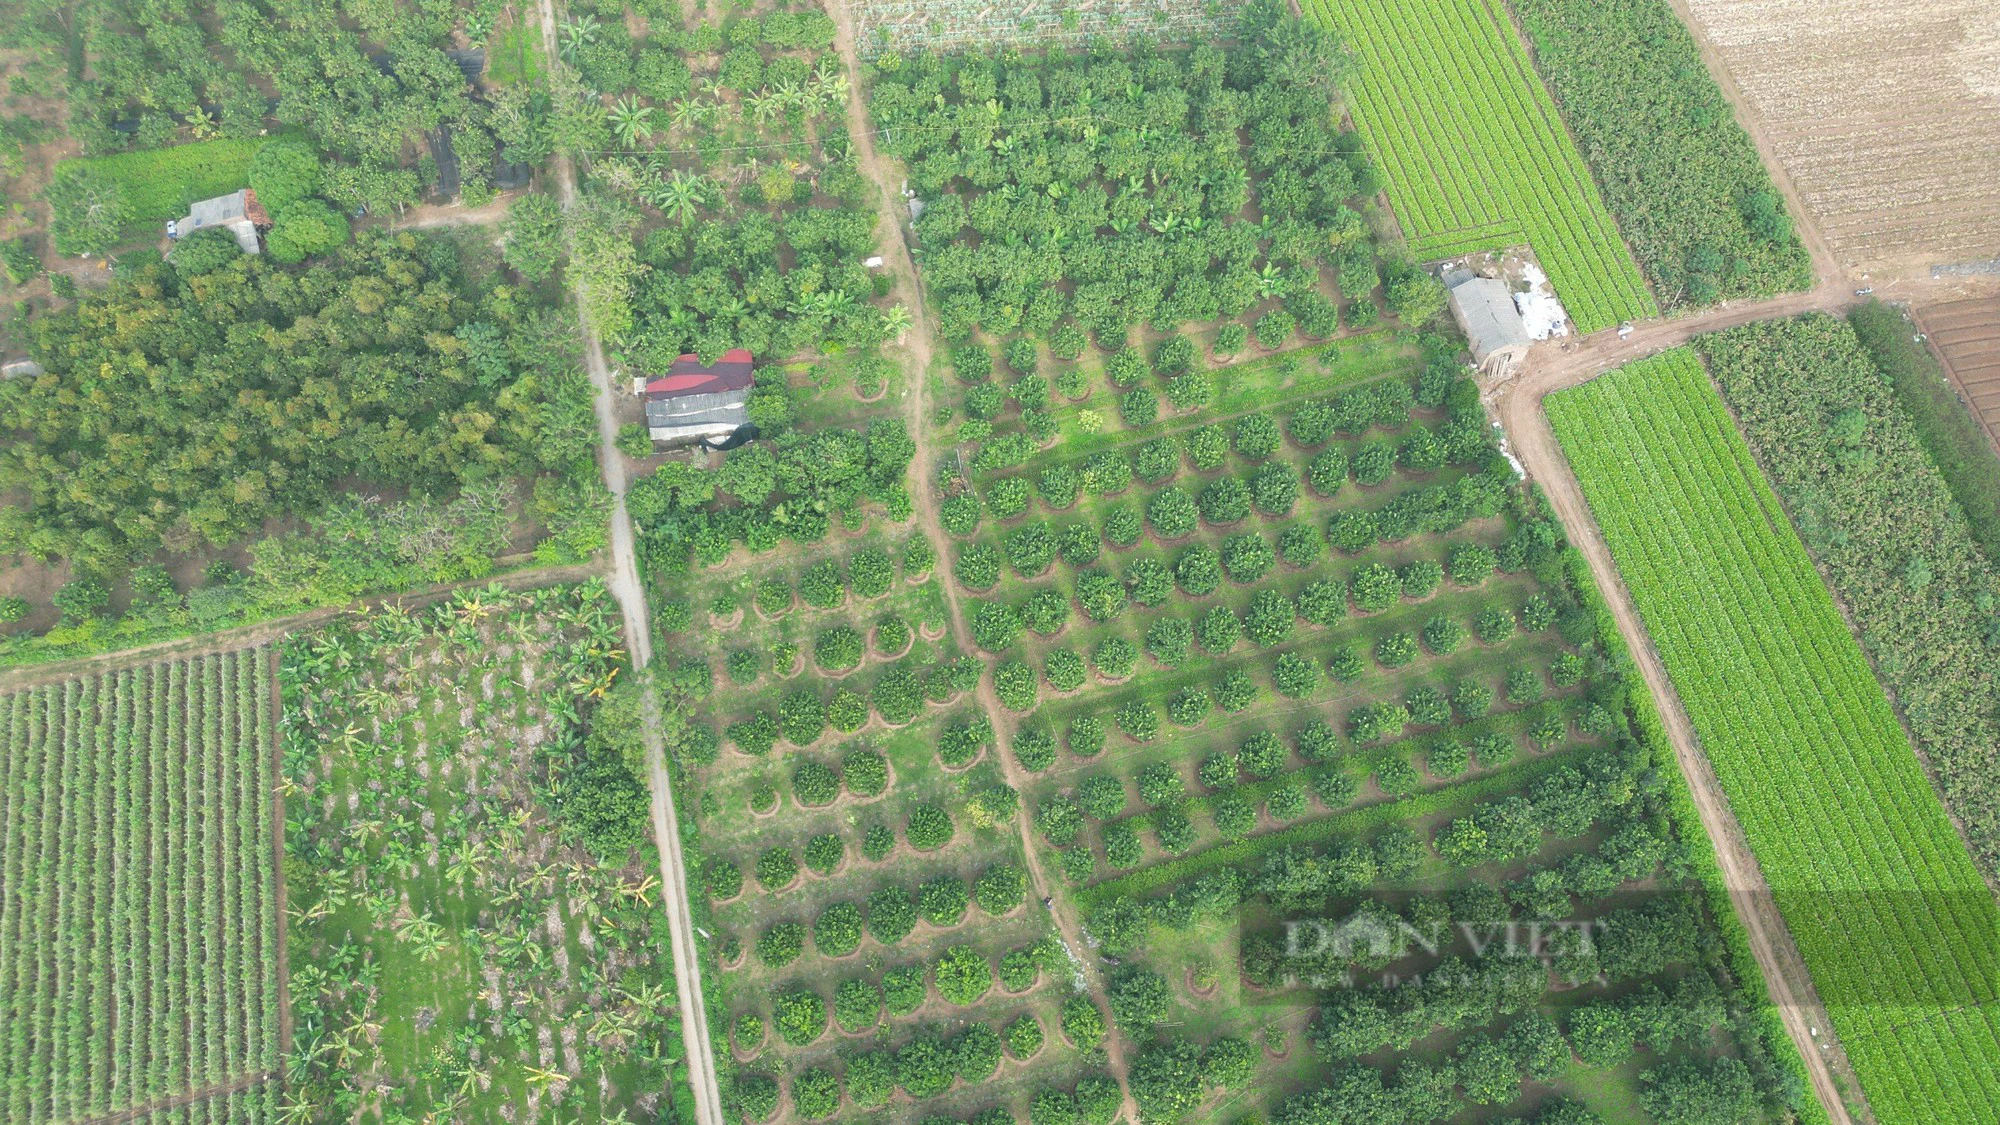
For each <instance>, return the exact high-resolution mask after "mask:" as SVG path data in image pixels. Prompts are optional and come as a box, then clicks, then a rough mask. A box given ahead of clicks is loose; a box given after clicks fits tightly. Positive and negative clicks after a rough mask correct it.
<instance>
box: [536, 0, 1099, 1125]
mask: <svg viewBox="0 0 2000 1125" xmlns="http://www.w3.org/2000/svg"><path fill="white" fill-rule="evenodd" d="M545 2H546V0H545ZM826 9H827V13H828V14H829V15H830V16H832V17H833V27H834V32H833V45H834V49H835V50H836V51H838V52H839V54H840V61H841V64H842V65H843V66H844V67H845V68H846V70H847V73H848V75H849V76H850V79H851V82H852V84H851V85H850V86H849V88H848V92H847V132H848V135H849V136H850V137H852V138H853V139H854V152H855V159H856V162H857V163H858V164H859V165H860V168H861V173H862V175H864V176H866V177H868V180H869V182H870V183H873V184H874V185H875V187H876V189H877V197H878V199H879V206H878V217H877V224H876V225H877V229H878V231H879V235H878V238H877V246H878V247H879V248H880V250H881V253H882V259H883V263H884V265H886V266H887V267H888V269H889V271H890V276H891V278H892V279H893V281H894V284H895V288H894V290H893V292H894V293H895V296H896V301H897V303H898V304H901V305H902V306H903V307H904V308H906V309H908V310H909V312H910V328H909V330H908V331H906V332H905V333H904V334H903V340H902V342H901V348H902V350H903V352H904V355H903V356H902V359H903V361H904V362H903V367H904V370H905V371H906V372H907V374H908V377H909V378H910V380H911V382H910V385H909V387H908V388H907V389H906V390H904V392H903V400H904V403H903V416H904V420H905V422H906V423H907V424H908V426H909V429H910V436H911V437H912V438H913V439H914V440H915V442H916V447H917V454H916V458H915V461H914V464H913V465H912V466H911V473H912V474H913V475H914V477H915V483H914V484H913V486H912V487H911V489H910V491H911V496H912V499H913V500H914V502H915V507H916V513H917V526H918V527H919V528H921V529H922V530H923V533H924V537H925V538H926V539H928V540H929V541H930V545H931V552H932V554H933V556H934V557H935V558H936V559H937V563H936V565H937V567H938V568H939V569H940V570H942V568H943V567H944V566H945V560H947V559H949V558H950V557H951V554H950V550H951V544H950V542H949V541H948V539H947V538H946V536H945V533H944V525H943V524H942V523H940V522H939V520H938V504H937V494H936V488H935V482H936V481H937V447H936V441H935V436H934V435H933V433H932V432H931V428H930V426H929V425H927V419H928V415H929V410H928V406H929V397H930V378H931V360H932V355H933V353H932V349H931V339H932V337H931V316H930V311H929V309H928V308H927V307H926V306H925V304H924V296H923V287H922V286H921V285H920V284H918V282H917V269H916V263H915V262H914V261H913V260H912V259H911V257H910V250H909V245H908V244H907V243H906V242H905V241H904V239H903V215H904V211H903V203H902V200H903V197H902V191H901V188H902V177H901V176H900V175H899V174H898V173H897V171H896V169H895V167H894V166H893V164H892V163H891V162H890V161H889V160H887V159H885V158H883V156H882V154H881V153H880V152H878V151H877V150H876V148H875V135H874V133H873V132H872V131H871V127H870V125H869V121H868V111H867V108H866V106H865V105H864V104H863V102H862V96H863V91H862V88H861V58H860V54H859V52H858V50H857V49H856V46H855V41H854V26H855V25H854V14H853V12H852V11H850V10H849V9H848V6H847V3H846V0H827V4H826ZM940 586H941V587H942V588H943V590H944V599H945V607H946V609H947V611H948V612H949V616H950V617H951V633H952V637H953V638H954V639H955V640H957V642H958V644H959V647H960V648H961V649H963V650H964V651H966V652H976V651H978V649H977V648H976V647H975V646H974V645H973V643H972V630H971V628H970V627H968V626H967V624H966V618H965V610H964V607H963V606H962V605H961V603H960V601H959V596H958V586H957V584H956V583H954V582H952V581H951V580H950V579H948V578H947V579H945V580H943V581H942V582H940ZM978 699H979V706H980V707H981V709H983V710H984V711H985V713H986V717H987V720H988V721H989V722H991V723H992V724H993V729H994V730H995V731H996V732H997V731H1005V730H1006V729H1007V724H1006V714H1005V712H1004V711H1003V710H1002V709H1001V707H1000V700H999V698H998V696H996V695H995V694H994V691H993V685H992V683H991V681H990V680H989V679H984V678H982V679H981V680H980V684H979V690H978ZM993 753H994V755H995V757H996V759H997V761H998V764H999V766H1000V772H1001V776H1002V777H1003V778H1005V779H1006V782H1007V784H1008V785H1010V786H1012V787H1013V789H1014V791H1015V792H1016V793H1019V792H1022V791H1024V790H1025V789H1026V787H1027V783H1028V778H1027V777H1026V775H1024V774H1023V773H1022V772H1021V770H1020V767H1019V766H1018V765H1016V764H1015V762H1014V760H1013V757H1012V756H1011V755H1008V754H1006V753H1004V752H1002V751H1001V750H1000V749H999V748H998V747H997V746H996V747H995V749H994V750H993ZM1015 819H1016V824H1017V825H1018V826H1019V829H1020V833H1021V855H1022V857H1023V859H1024V860H1025V861H1026V862H1027V866H1028V881H1029V884H1030V886H1031V887H1032V889H1033V892H1034V895H1035V897H1036V898H1037V899H1041V900H1044V901H1048V902H1049V903H1050V904H1051V905H1050V908H1049V916H1050V919H1051V920H1052V921H1054V922H1055V924H1056V928H1057V929H1058V930H1059V931H1060V932H1061V933H1062V937H1063V941H1064V942H1065V943H1066V944H1068V946H1069V948H1070V949H1071V951H1073V952H1074V953H1075V954H1076V956H1077V959H1078V964H1079V965H1081V967H1082V974H1083V977H1084V980H1085V982H1086V984H1087V986H1088V988H1089V991H1090V994H1091V998H1092V1000H1093V1002H1094V1003H1096V1004H1097V1006H1098V1008H1099V1009H1100V1010H1101V1011H1102V1012H1103V1013H1104V1015H1105V1019H1106V1021H1107V1024H1108V1022H1109V1020H1110V1012H1111V1009H1110V1004H1109V1002H1108V1000H1107V998H1106V994H1105V988H1104V979H1103V974H1102V973H1101V972H1099V971H1098V966H1097V962H1096V960H1095V959H1094V958H1092V957H1091V956H1090V947H1089V946H1088V945H1087V944H1085V942H1084V940H1083V925H1082V919H1081V918H1079V917H1078V916H1077V913H1076V910H1075V908H1074V907H1073V906H1071V904H1070V903H1069V901H1068V899H1067V897H1066V896H1060V895H1054V894H1053V893H1052V891H1051V889H1050V888H1051V881H1050V879H1049V877H1048V874H1047V872H1045V871H1043V869H1042V862H1041V858H1040V856H1039V854H1038V853H1037V851H1036V848H1035V840H1034V834H1033V828H1032V827H1031V822H1030V817H1029V813H1028V810H1027V809H1025V808H1023V809H1022V810H1021V815H1020V816H1019V817H1017V818H1015ZM1104 1047H1105V1055H1106V1063H1107V1069H1108V1070H1109V1071H1110V1073H1111V1076H1112V1077H1113V1078H1115V1079H1116V1080H1117V1081H1118V1089H1119V1090H1120V1091H1121V1092H1122V1093H1123V1094H1124V1095H1125V1104H1124V1107H1123V1111H1122V1112H1123V1115H1124V1117H1125V1119H1126V1120H1128V1121H1137V1120H1138V1119H1139V1107H1138V1103H1137V1102H1135V1101H1134V1100H1133V1098H1132V1091H1131V1087H1130V1085H1129V1084H1128V1083H1127V1081H1126V1073H1127V1066H1126V1060H1125V1045H1124V1043H1123V1042H1122V1041H1121V1037H1120V1036H1117V1035H1111V1036H1107V1037H1106V1038H1105V1041H1104Z"/></svg>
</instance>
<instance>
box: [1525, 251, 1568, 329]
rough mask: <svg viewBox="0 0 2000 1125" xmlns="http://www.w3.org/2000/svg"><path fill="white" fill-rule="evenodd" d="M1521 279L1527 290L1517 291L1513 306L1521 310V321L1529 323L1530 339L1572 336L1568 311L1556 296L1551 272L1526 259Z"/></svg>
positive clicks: (1527, 324)
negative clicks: (1549, 273)
mask: <svg viewBox="0 0 2000 1125" xmlns="http://www.w3.org/2000/svg"><path fill="white" fill-rule="evenodd" d="M1521 279H1522V280H1523V281H1526V282H1527V283H1528V291H1527V292H1525V293H1516V294H1514V307H1515V308H1517V309H1519V310H1520V311H1521V323H1522V324H1524V325H1526V326H1527V329H1528V338H1529V339H1530V340H1537V341H1540V340H1546V339H1548V338H1549V337H1551V336H1567V335H1569V311H1568V310H1567V309H1565V308H1563V306H1562V301H1560V300H1558V299H1557V298H1556V291H1555V287H1554V286H1552V285H1550V284H1549V275H1547V274H1545V273H1543V272H1542V270H1541V267H1540V266H1537V265H1536V264H1535V263H1533V262H1523V263H1521Z"/></svg>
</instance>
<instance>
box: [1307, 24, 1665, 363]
mask: <svg viewBox="0 0 2000 1125" xmlns="http://www.w3.org/2000/svg"><path fill="white" fill-rule="evenodd" d="M1305 9H1306V15H1307V17H1308V18H1310V19H1313V20H1316V21H1318V22H1320V23H1322V24H1325V25H1327V26H1330V27H1333V28H1335V29H1337V30H1338V31H1339V32H1340V33H1341V35H1342V37H1343V38H1344V39H1345V40H1346V41H1347V43H1348V45H1349V47H1350V48H1351V49H1352V50H1353V51H1354V53H1355V55H1356V57H1357V59H1358V60H1359V62H1360V68H1359V73H1358V74H1357V75H1356V76H1355V78H1354V80H1353V81H1352V82H1351V83H1350V90H1351V96H1352V103H1353V104H1352V105H1351V107H1350V108H1351V110H1352V112H1353V116H1354V122H1355V126H1356V128H1357V129H1358V130H1359V131H1360V133H1361V135H1362V137H1363V139H1364V140H1366V142H1367V144H1368V146H1369V149H1370V151H1371V152H1372V153H1373V154H1374V155H1375V157H1376V159H1377V161H1378V162H1379V163H1380V164H1381V166H1382V168H1383V171H1384V174H1385V176H1386V178H1387V180H1388V183H1389V199H1390V202H1391V203H1393V204H1394V205H1395V208H1396V215H1397V218H1398V220H1399V221H1400V222H1401V224H1402V227H1403V233H1404V235H1405V236H1406V237H1407V238H1408V239H1409V240H1410V243H1411V245H1412V248H1413V250H1414V251H1416V252H1418V253H1420V254H1423V255H1424V256H1426V257H1440V256H1447V255H1449V254H1455V253H1466V252H1469V251H1473V250H1485V249H1494V248H1498V247H1501V246H1506V245H1510V244H1512V243H1514V242H1516V241H1518V240H1519V239H1521V238H1525V239H1526V241H1527V242H1528V243H1529V244H1530V245H1531V246H1532V247H1533V248H1534V251H1535V254H1536V256H1537V257H1538V258H1539V259H1540V261H1541V263H1542V266H1543V267H1544V268H1545V269H1546V270H1547V271H1548V274H1549V277H1550V279H1551V280H1552V281H1553V282H1554V283H1555V288H1556V292H1557V295H1558V296H1560V297H1561V298H1562V300H1563V303H1564V305H1565V306H1566V307H1567V308H1568V309H1569V313H1570V316H1571V317H1572V318H1573V319H1574V320H1575V321H1576V323H1577V326H1578V327H1579V328H1581V329H1582V330H1583V331H1585V332H1593V331H1596V330H1598V329H1601V328H1607V327H1610V326H1612V325H1614V324H1617V323H1618V322H1620V321H1622V320H1629V319H1635V318H1643V317H1650V316H1656V315H1658V312H1659V310H1658V308H1657V306H1655V304H1654V303H1653V298H1652V296H1651V294H1649V293H1648V292H1647V290H1646V284H1645V282H1644V280H1643V279H1642V278H1641V277H1640V275H1639V270H1638V267H1637V266H1635V265H1634V264H1633V262H1632V257H1631V255H1630V253H1629V252H1627V250H1626V248H1625V244H1624V242H1623V241H1621V240H1620V238H1619V234H1618V228H1617V225H1616V224H1615V223H1614V222H1613V221H1612V219H1611V215H1610V213H1609V212H1608V211H1607V210H1606V209H1605V206H1604V201H1603V198H1602V197H1601V196H1600V194H1599V192H1598V190H1597V185H1596V184H1595V183H1594V182H1593V181H1592V180H1591V178H1590V172H1589V170H1588V169H1587V168H1585V166H1584V163H1583V158H1582V157H1581V156H1580V155H1579V154H1578V152H1577V149H1576V145H1575V144H1574V143H1573V142H1572V141H1571V140H1570V139H1569V136H1568V134H1567V133H1565V132H1564V130H1563V127H1562V124H1561V122H1560V120H1559V119H1558V118H1557V116H1556V110H1555V105H1554V102H1553V101H1552V100H1551V98H1550V97H1549V93H1548V91H1547V90H1546V89H1544V88H1543V86H1542V84H1541V81H1540V79H1539V78H1538V77H1537V76H1536V74H1535V71H1534V68H1533V67H1532V66H1531V65H1530V64H1529V61H1528V54H1527V49H1526V48H1525V47H1524V46H1523V45H1522V43H1521V39H1520V36H1519V35H1518V34H1516V33H1515V31H1514V28H1513V25H1512V23H1511V21H1510V20H1509V19H1508V17H1507V14H1506V13H1505V12H1504V11H1503V10H1501V9H1500V6H1499V4H1498V3H1497V0H1308V2H1307V3H1306V5H1305Z"/></svg>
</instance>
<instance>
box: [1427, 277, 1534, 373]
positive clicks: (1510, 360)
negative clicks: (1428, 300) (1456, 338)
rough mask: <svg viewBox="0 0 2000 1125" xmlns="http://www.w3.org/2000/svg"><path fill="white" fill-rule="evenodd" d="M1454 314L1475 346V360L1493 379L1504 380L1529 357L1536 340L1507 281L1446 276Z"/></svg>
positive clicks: (1453, 317)
mask: <svg viewBox="0 0 2000 1125" xmlns="http://www.w3.org/2000/svg"><path fill="white" fill-rule="evenodd" d="M1445 285H1446V286H1447V287H1448V288H1449V290H1450V297H1449V303H1450V305H1451V316H1452V319H1453V320H1456V321H1458V327H1459V329H1460V330H1461V331H1463V332H1464V333H1465V339H1466V342H1467V343H1469V344H1470V345H1471V346H1472V362H1474V363H1476V364H1478V365H1479V370H1480V373H1481V374H1483V375H1485V376H1487V377H1488V378H1491V379H1504V378H1506V377H1507V376H1508V375H1511V374H1513V372H1514V368H1515V366H1516V365H1517V364H1519V363H1520V362H1521V360H1522V359H1524V358H1526V357H1527V354H1528V348H1529V346H1530V344H1531V343H1532V341H1531V340H1530V339H1529V337H1528V326H1527V324H1526V323H1525V322H1524V321H1523V320H1522V319H1521V311H1520V310H1519V309H1517V308H1515V307H1514V294H1513V292H1512V291H1511V290H1510V289H1509V288H1508V286H1507V283H1506V282H1504V281H1501V280H1498V279H1497V278H1491V277H1472V276H1463V277H1446V278H1445Z"/></svg>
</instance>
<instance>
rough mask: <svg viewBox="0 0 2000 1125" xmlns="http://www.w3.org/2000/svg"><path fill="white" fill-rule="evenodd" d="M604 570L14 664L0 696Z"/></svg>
mask: <svg viewBox="0 0 2000 1125" xmlns="http://www.w3.org/2000/svg"><path fill="white" fill-rule="evenodd" d="M604 572H605V564H604V562H602V561H601V560H592V561H590V562H586V563H572V564H567V565H563V566H548V567H529V568H527V569H523V570H516V571H510V572H508V573H506V574H494V575H488V576H486V577H484V578H467V579H465V580H463V581H460V582H447V583H444V584H442V585H438V586H426V587H423V588H420V589H416V590H407V591H401V592H396V593H386V594H372V595H369V596H367V597H362V598H357V599H355V600H354V601H351V602H345V603H343V604H341V605H331V606H321V607H320V608H318V609H308V610H302V611H300V612H298V613H293V614H287V615H286V616H283V617H272V618H268V619H266V620H264V621H259V622H255V623H253V624H249V625H234V626H231V627H229V628H227V629H217V630H215V631H214V632H209V633H196V634H193V635H192V636H186V637H176V638H174V639H172V640H168V641H154V642H152V643H151V644H143V645H136V646H134V647H132V648H121V649H116V650H113V651H111V652H100V653H94V654H92V655H90V656H77V657H71V658H70V659H67V660H51V661H48V662H46V663H42V664H19V665H16V666H14V667H12V668H0V692H14V691H20V690H22V689H24V688H31V687H39V686H41V685H43V684H52V683H61V682H62V681H64V680H73V679H78V678H81V677H83V676H89V675H99V674H102V673H105V672H115V671H117V670H118V669H120V668H125V667H128V666H136V665H140V664H154V663H158V662H160V661H163V660H170V659H177V658H186V657H195V656H208V655H211V654H214V653H219V652H233V651H235V650H236V649H241V648H256V647H257V646H258V645H264V644H270V643H272V642H274V641H277V640H279V639H281V638H283V637H284V636H285V634H287V633H291V632H294V631H296V630H299V629H304V628H308V627H310V626H313V625H318V624H320V623H322V622H325V621H331V620H333V619H334V618H336V617H339V616H341V615H342V614H345V613H352V612H354V611H356V610H361V609H372V608H376V607H379V606H386V605H398V606H405V607H413V606H424V605H429V604H430V603H432V602H435V601H438V600H440V599H443V598H448V597H450V596H451V595H453V594H455V593H457V592H459V591H460V590H483V589H485V588H486V587H488V586H499V587H501V588H503V589H507V590H533V589H538V588H540V587H543V586H562V585H566V584H568V583H571V582H581V581H584V580H585V579H589V578H600V577H603V576H604Z"/></svg>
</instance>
